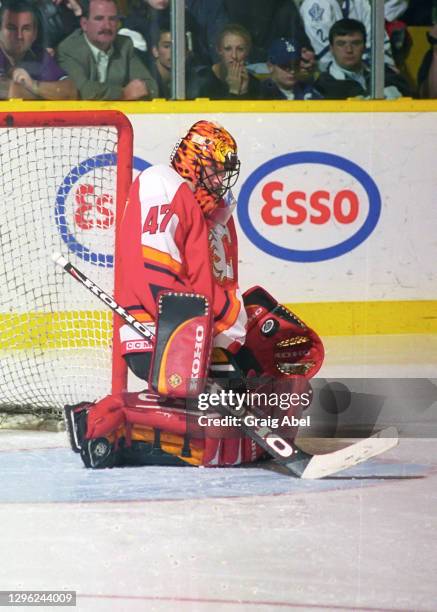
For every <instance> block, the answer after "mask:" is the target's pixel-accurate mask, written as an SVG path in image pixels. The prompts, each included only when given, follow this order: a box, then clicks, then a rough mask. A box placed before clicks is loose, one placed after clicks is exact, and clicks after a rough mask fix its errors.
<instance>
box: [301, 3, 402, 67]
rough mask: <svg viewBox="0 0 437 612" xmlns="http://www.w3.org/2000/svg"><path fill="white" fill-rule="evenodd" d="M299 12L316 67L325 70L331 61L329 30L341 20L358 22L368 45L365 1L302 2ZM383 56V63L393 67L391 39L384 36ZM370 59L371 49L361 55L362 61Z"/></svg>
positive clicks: (369, 40) (368, 17)
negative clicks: (314, 57)
mask: <svg viewBox="0 0 437 612" xmlns="http://www.w3.org/2000/svg"><path fill="white" fill-rule="evenodd" d="M300 12H301V15H302V18H303V21H304V24H305V30H306V33H307V34H308V36H309V38H310V41H311V44H312V47H313V49H314V51H315V52H316V58H317V60H318V62H319V68H320V69H321V70H325V69H326V66H327V65H328V64H329V63H330V62H331V61H332V59H333V57H332V52H331V47H330V44H329V31H330V28H331V27H332V26H333V25H334V23H335V22H337V21H340V20H341V19H356V20H357V21H361V22H362V23H363V24H364V26H365V29H366V40H367V41H368V43H369V45H370V42H371V7H370V4H369V2H368V0H304V1H303V2H302V4H301V7H300ZM384 56H385V62H386V64H389V65H391V66H394V61H393V55H392V51H391V45H390V40H389V38H388V36H387V33H386V34H385V37H384ZM369 57H370V46H367V47H366V49H365V52H364V59H365V60H368V59H369Z"/></svg>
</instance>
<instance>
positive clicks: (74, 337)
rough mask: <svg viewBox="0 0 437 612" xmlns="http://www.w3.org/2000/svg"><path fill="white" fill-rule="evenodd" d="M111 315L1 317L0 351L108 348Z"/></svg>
mask: <svg viewBox="0 0 437 612" xmlns="http://www.w3.org/2000/svg"><path fill="white" fill-rule="evenodd" d="M111 334H112V313H111V312H109V311H99V310H78V311H70V312H24V313H16V314H15V313H14V314H9V313H1V314H0V349H2V350H23V349H31V348H40V349H54V348H95V347H103V346H109V345H110V343H111Z"/></svg>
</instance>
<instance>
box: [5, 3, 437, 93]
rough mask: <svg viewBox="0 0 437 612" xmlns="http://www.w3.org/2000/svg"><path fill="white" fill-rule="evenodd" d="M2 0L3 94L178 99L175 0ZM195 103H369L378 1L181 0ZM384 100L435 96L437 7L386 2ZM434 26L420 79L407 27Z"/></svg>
mask: <svg viewBox="0 0 437 612" xmlns="http://www.w3.org/2000/svg"><path fill="white" fill-rule="evenodd" d="M120 1H121V2H122V4H121V5H120V4H118V3H116V1H115V0H1V8H0V19H1V23H0V98H1V99H8V98H20V97H21V98H25V99H46V100H60V99H86V100H149V99H153V98H157V97H160V98H171V97H172V91H171V63H172V40H171V27H170V6H169V0H124V1H123V0H120ZM178 1H180V2H184V5H185V31H186V65H185V73H186V97H187V98H188V99H194V98H198V97H200V98H210V99H216V100H221V99H241V100H262V99H269V100H272V99H288V100H303V99H347V98H354V97H358V98H362V99H366V98H369V97H370V86H371V76H370V66H369V62H370V58H371V46H370V42H371V7H370V2H369V0H268V1H266V0H178ZM384 12H385V19H386V21H385V26H386V27H385V39H384V62H385V66H384V74H385V87H384V97H385V98H386V99H395V98H399V97H402V96H410V97H419V98H437V0H409V1H408V0H385V1H384ZM416 25H424V26H428V28H429V29H428V31H427V38H428V42H429V48H428V50H427V51H426V53H425V55H424V57H423V59H422V61H421V64H420V68H419V71H418V74H417V78H411V75H409V74H408V73H407V71H406V70H405V60H406V58H407V56H408V53H409V51H410V47H411V36H410V34H409V31H408V28H409V26H416Z"/></svg>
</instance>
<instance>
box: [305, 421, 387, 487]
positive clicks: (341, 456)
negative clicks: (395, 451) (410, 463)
mask: <svg viewBox="0 0 437 612" xmlns="http://www.w3.org/2000/svg"><path fill="white" fill-rule="evenodd" d="M398 443H399V436H398V431H397V429H396V427H387V428H386V429H382V430H381V431H379V432H378V433H376V434H374V435H373V436H370V438H365V439H364V440H360V441H359V442H356V443H355V444H351V445H349V446H346V448H342V449H340V450H338V451H334V452H332V453H326V454H324V455H314V456H313V457H312V459H311V461H309V463H308V465H307V466H306V468H305V470H304V471H303V473H302V475H301V478H306V479H310V478H311V479H313V478H324V477H325V476H330V475H332V474H336V473H337V472H340V471H341V470H346V469H347V468H350V467H352V466H354V465H357V464H358V463H362V462H363V461H367V459H371V458H372V457H376V456H377V455H380V454H381V453H385V452H386V451H388V450H390V449H391V448H394V447H395V446H396V445H397V444H398Z"/></svg>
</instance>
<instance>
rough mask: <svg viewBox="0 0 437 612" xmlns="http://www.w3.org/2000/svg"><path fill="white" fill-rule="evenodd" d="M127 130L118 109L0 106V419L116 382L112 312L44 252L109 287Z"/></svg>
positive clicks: (39, 412) (26, 422) (124, 183)
mask: <svg viewBox="0 0 437 612" xmlns="http://www.w3.org/2000/svg"><path fill="white" fill-rule="evenodd" d="M132 140H133V139H132V128H131V125H130V123H129V121H128V119H127V118H126V117H125V116H124V115H123V114H122V113H120V112H118V111H68V112H45V111H44V112H16V113H14V112H11V113H0V155H1V172H0V175H1V179H0V191H1V193H0V206H1V213H0V219H1V221H0V222H1V233H0V236H1V237H0V259H1V264H0V275H1V281H0V427H1V426H3V427H5V426H6V427H10V426H15V427H26V426H29V427H36V426H38V425H40V424H41V425H43V424H46V425H47V423H50V421H55V422H56V421H57V420H59V418H60V416H61V414H62V407H63V406H64V404H74V403H77V402H80V401H83V400H96V399H100V398H101V397H103V396H104V395H106V394H108V393H110V392H111V390H112V391H113V392H117V391H121V390H122V389H123V387H124V386H125V383H126V369H125V366H124V363H123V360H122V358H121V357H120V353H119V343H118V326H119V323H118V321H116V320H114V319H113V316H112V313H111V312H110V311H109V310H105V308H104V307H102V304H101V303H100V302H99V300H98V299H97V298H95V297H94V296H92V295H91V294H90V293H89V292H88V291H86V290H85V289H84V288H83V287H81V286H80V284H78V283H77V282H76V281H74V280H73V279H72V278H71V277H70V276H69V275H67V274H65V273H64V272H63V271H62V270H60V269H59V268H58V267H57V266H55V265H54V263H53V261H52V259H51V256H52V253H53V252H56V251H57V252H61V253H63V254H64V255H65V256H66V257H67V258H68V259H69V260H70V261H71V262H72V263H75V264H76V265H77V266H78V267H80V268H81V269H82V270H83V271H84V272H85V274H87V275H88V276H90V278H92V279H93V280H94V281H95V282H96V283H97V284H98V285H100V286H101V287H102V288H103V289H104V290H105V291H107V292H108V293H110V294H112V293H114V295H115V296H116V297H117V287H118V280H117V277H116V275H117V267H116V266H115V267H114V262H115V259H116V258H115V250H116V248H115V247H116V240H117V228H118V223H119V220H120V219H121V216H122V212H123V209H124V206H125V203H126V199H127V194H128V189H129V186H130V182H131V178H132ZM113 338H114V342H113ZM12 415H14V416H13V417H12Z"/></svg>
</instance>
